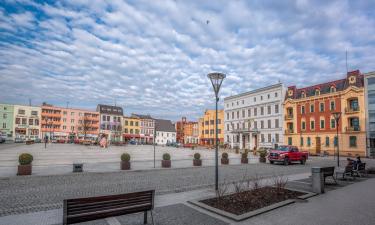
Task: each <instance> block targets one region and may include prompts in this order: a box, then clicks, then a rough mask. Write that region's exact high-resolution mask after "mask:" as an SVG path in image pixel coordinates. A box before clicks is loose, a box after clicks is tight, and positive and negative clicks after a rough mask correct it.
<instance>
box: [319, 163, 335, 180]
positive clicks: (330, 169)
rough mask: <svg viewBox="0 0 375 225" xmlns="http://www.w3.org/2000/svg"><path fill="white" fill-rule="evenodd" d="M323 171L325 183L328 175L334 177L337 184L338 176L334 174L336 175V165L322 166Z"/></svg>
mask: <svg viewBox="0 0 375 225" xmlns="http://www.w3.org/2000/svg"><path fill="white" fill-rule="evenodd" d="M321 171H322V173H323V178H324V183H326V177H332V178H333V180H334V181H335V183H336V184H337V182H336V178H335V176H334V175H335V167H334V166H329V167H322V168H321Z"/></svg>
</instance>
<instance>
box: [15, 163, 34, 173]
mask: <svg viewBox="0 0 375 225" xmlns="http://www.w3.org/2000/svg"><path fill="white" fill-rule="evenodd" d="M31 173H32V165H31V164H30V165H18V172H17V175H18V176H25V175H31Z"/></svg>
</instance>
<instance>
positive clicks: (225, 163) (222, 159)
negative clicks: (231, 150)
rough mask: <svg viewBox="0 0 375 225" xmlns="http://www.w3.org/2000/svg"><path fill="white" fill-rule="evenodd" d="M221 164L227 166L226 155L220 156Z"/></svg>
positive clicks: (227, 159)
mask: <svg viewBox="0 0 375 225" xmlns="http://www.w3.org/2000/svg"><path fill="white" fill-rule="evenodd" d="M221 164H224V165H228V164H229V158H228V153H226V152H224V153H223V154H222V155H221Z"/></svg>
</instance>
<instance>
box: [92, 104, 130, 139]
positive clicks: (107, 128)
mask: <svg viewBox="0 0 375 225" xmlns="http://www.w3.org/2000/svg"><path fill="white" fill-rule="evenodd" d="M96 111H97V112H99V113H100V130H99V136H106V137H107V138H108V141H111V142H121V141H123V135H122V132H123V129H122V124H123V122H122V119H123V116H124V113H123V109H122V108H121V107H119V106H111V105H102V104H99V105H98V106H97V107H96Z"/></svg>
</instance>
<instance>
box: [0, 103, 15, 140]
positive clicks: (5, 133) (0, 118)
mask: <svg viewBox="0 0 375 225" xmlns="http://www.w3.org/2000/svg"><path fill="white" fill-rule="evenodd" d="M13 113H14V107H13V105H10V104H0V136H1V137H2V138H5V139H7V140H12V139H13V134H14V130H13V124H14V115H13Z"/></svg>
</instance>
